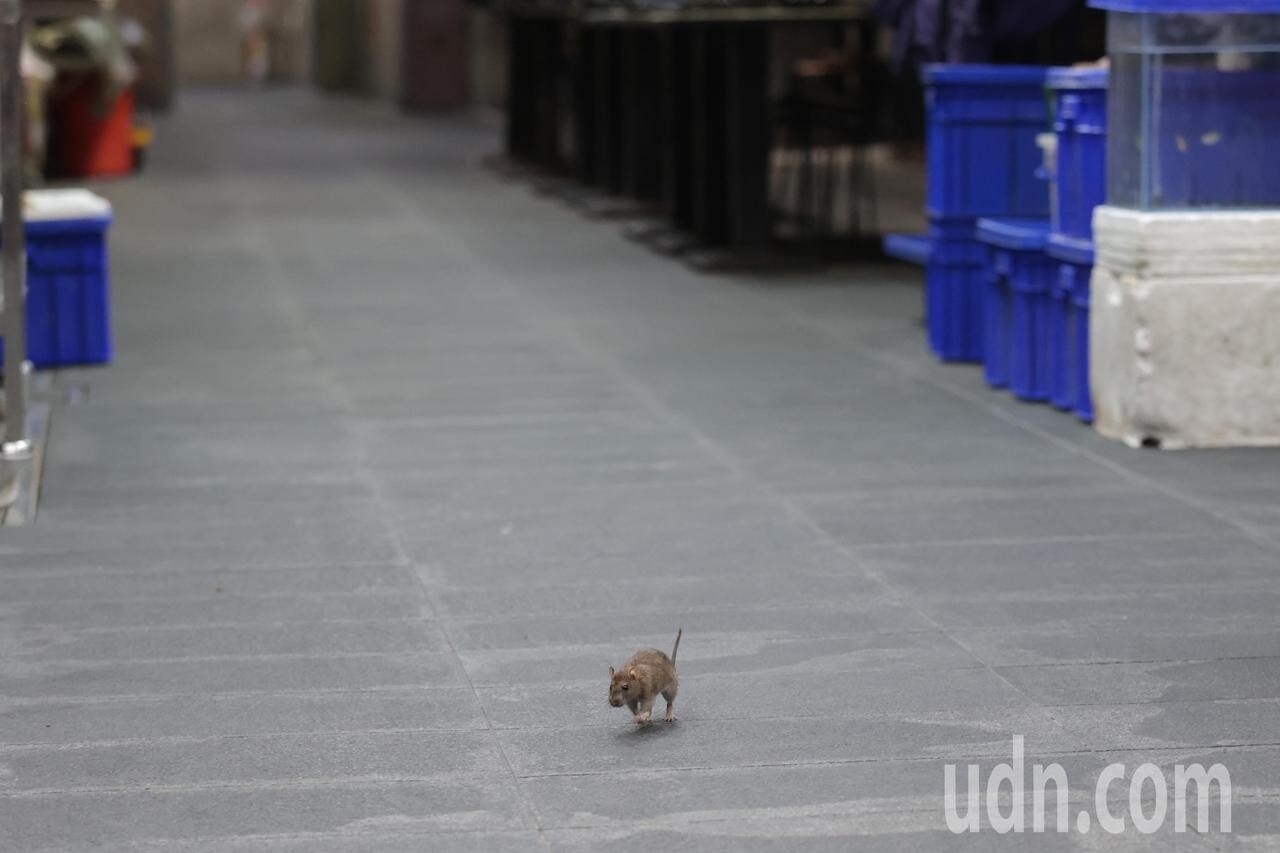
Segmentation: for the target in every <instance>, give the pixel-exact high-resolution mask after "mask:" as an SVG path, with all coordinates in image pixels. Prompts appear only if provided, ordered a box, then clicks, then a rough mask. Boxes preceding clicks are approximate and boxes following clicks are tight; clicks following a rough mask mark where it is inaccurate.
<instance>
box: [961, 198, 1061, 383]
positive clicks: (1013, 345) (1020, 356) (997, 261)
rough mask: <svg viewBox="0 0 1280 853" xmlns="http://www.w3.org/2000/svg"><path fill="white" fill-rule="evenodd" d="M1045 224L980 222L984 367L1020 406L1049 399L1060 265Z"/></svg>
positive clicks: (989, 378) (988, 376) (1041, 221)
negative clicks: (1023, 402) (1053, 304)
mask: <svg viewBox="0 0 1280 853" xmlns="http://www.w3.org/2000/svg"><path fill="white" fill-rule="evenodd" d="M1048 238H1049V222H1048V220H1045V219H980V220H978V239H979V240H980V241H981V242H982V243H983V244H984V245H985V246H986V247H987V260H986V267H985V268H986V276H985V281H986V288H985V298H984V302H985V310H984V315H985V320H986V322H985V324H984V325H985V328H984V330H983V350H984V356H983V364H984V368H985V369H984V372H985V375H986V379H987V382H988V383H989V384H991V385H992V386H993V387H997V388H1002V387H1005V386H1006V385H1007V386H1008V388H1009V390H1010V391H1012V392H1013V395H1014V396H1015V397H1017V398H1018V399H1020V400H1027V401H1031V402H1040V401H1043V400H1047V399H1049V388H1050V375H1049V364H1050V355H1049V346H1050V335H1049V317H1050V309H1051V302H1050V300H1051V294H1052V291H1053V278H1054V273H1055V272H1056V266H1055V264H1054V263H1053V262H1052V261H1051V260H1050V259H1049V257H1048V256H1047V255H1046V254H1045V251H1044V250H1045V243H1046V242H1047V241H1048Z"/></svg>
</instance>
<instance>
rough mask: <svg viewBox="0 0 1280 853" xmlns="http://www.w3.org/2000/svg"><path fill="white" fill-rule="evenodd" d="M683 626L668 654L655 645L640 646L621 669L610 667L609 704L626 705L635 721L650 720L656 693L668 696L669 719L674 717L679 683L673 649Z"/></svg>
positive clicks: (678, 643) (677, 645) (678, 649)
mask: <svg viewBox="0 0 1280 853" xmlns="http://www.w3.org/2000/svg"><path fill="white" fill-rule="evenodd" d="M682 636H684V628H681V629H680V630H679V631H677V632H676V644H675V646H674V647H673V648H672V649H671V657H667V656H666V655H665V654H663V653H662V652H660V651H658V650H657V649H641V650H640V651H638V652H636V653H635V654H634V655H632V656H631V659H630V660H629V661H627V662H626V663H624V664H623V665H622V669H620V670H615V669H614V668H613V667H609V704H610V705H612V706H613V707H615V708H621V707H622V706H623V705H626V706H627V707H628V708H630V709H631V713H633V714H635V717H636V725H638V726H643V725H647V724H648V723H649V718H650V717H651V716H652V714H653V703H654V702H655V701H657V698H658V694H659V693H661V694H662V698H664V699H666V700H667V716H666V721H667V722H668V723H674V722H675V721H676V710H675V707H676V690H678V689H679V687H680V682H679V679H677V678H676V652H678V651H680V638H681V637H682Z"/></svg>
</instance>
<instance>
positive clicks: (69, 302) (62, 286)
mask: <svg viewBox="0 0 1280 853" xmlns="http://www.w3.org/2000/svg"><path fill="white" fill-rule="evenodd" d="M110 225H111V215H110V214H109V213H106V214H103V215H101V216H94V217H89V218H77V219H51V220H40V219H36V220H29V221H28V222H27V223H26V238H27V239H26V244H27V245H26V249H27V358H28V359H30V360H31V362H32V364H34V365H35V366H36V367H65V366H71V365H85V364H101V363H105V362H109V361H110V360H111V357H112V353H113V349H112V342H111V320H110V316H111V315H110V295H109V294H110V291H109V272H108V265H107V230H108V228H109V227H110Z"/></svg>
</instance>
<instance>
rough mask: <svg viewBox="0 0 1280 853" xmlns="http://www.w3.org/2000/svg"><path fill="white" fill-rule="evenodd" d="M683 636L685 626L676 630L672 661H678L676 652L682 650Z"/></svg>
mask: <svg viewBox="0 0 1280 853" xmlns="http://www.w3.org/2000/svg"><path fill="white" fill-rule="evenodd" d="M683 636H684V628H681V629H680V630H679V631H676V644H675V646H674V647H673V648H672V649H671V662H672V663H675V662H676V652H678V651H680V638H681V637H683Z"/></svg>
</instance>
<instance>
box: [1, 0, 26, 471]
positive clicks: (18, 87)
mask: <svg viewBox="0 0 1280 853" xmlns="http://www.w3.org/2000/svg"><path fill="white" fill-rule="evenodd" d="M0 63H2V65H0V195H3V198H4V208H3V214H2V215H3V218H4V231H3V234H4V265H3V272H4V302H3V303H2V304H0V311H2V312H3V331H4V396H5V416H4V441H3V443H2V444H0V456H3V457H4V458H10V459H12V458H20V457H22V456H25V455H26V454H27V453H28V452H29V451H30V448H31V444H30V440H29V439H28V437H27V385H26V375H25V374H26V371H25V369H24V368H25V366H26V364H25V363H26V359H27V328H26V322H27V307H26V301H27V300H26V272H27V260H26V229H25V227H24V225H23V220H22V190H23V173H24V171H25V168H24V157H23V149H24V145H23V132H22V128H23V124H24V121H23V119H24V115H23V112H24V111H23V99H22V95H23V88H22V2H21V0H0Z"/></svg>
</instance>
